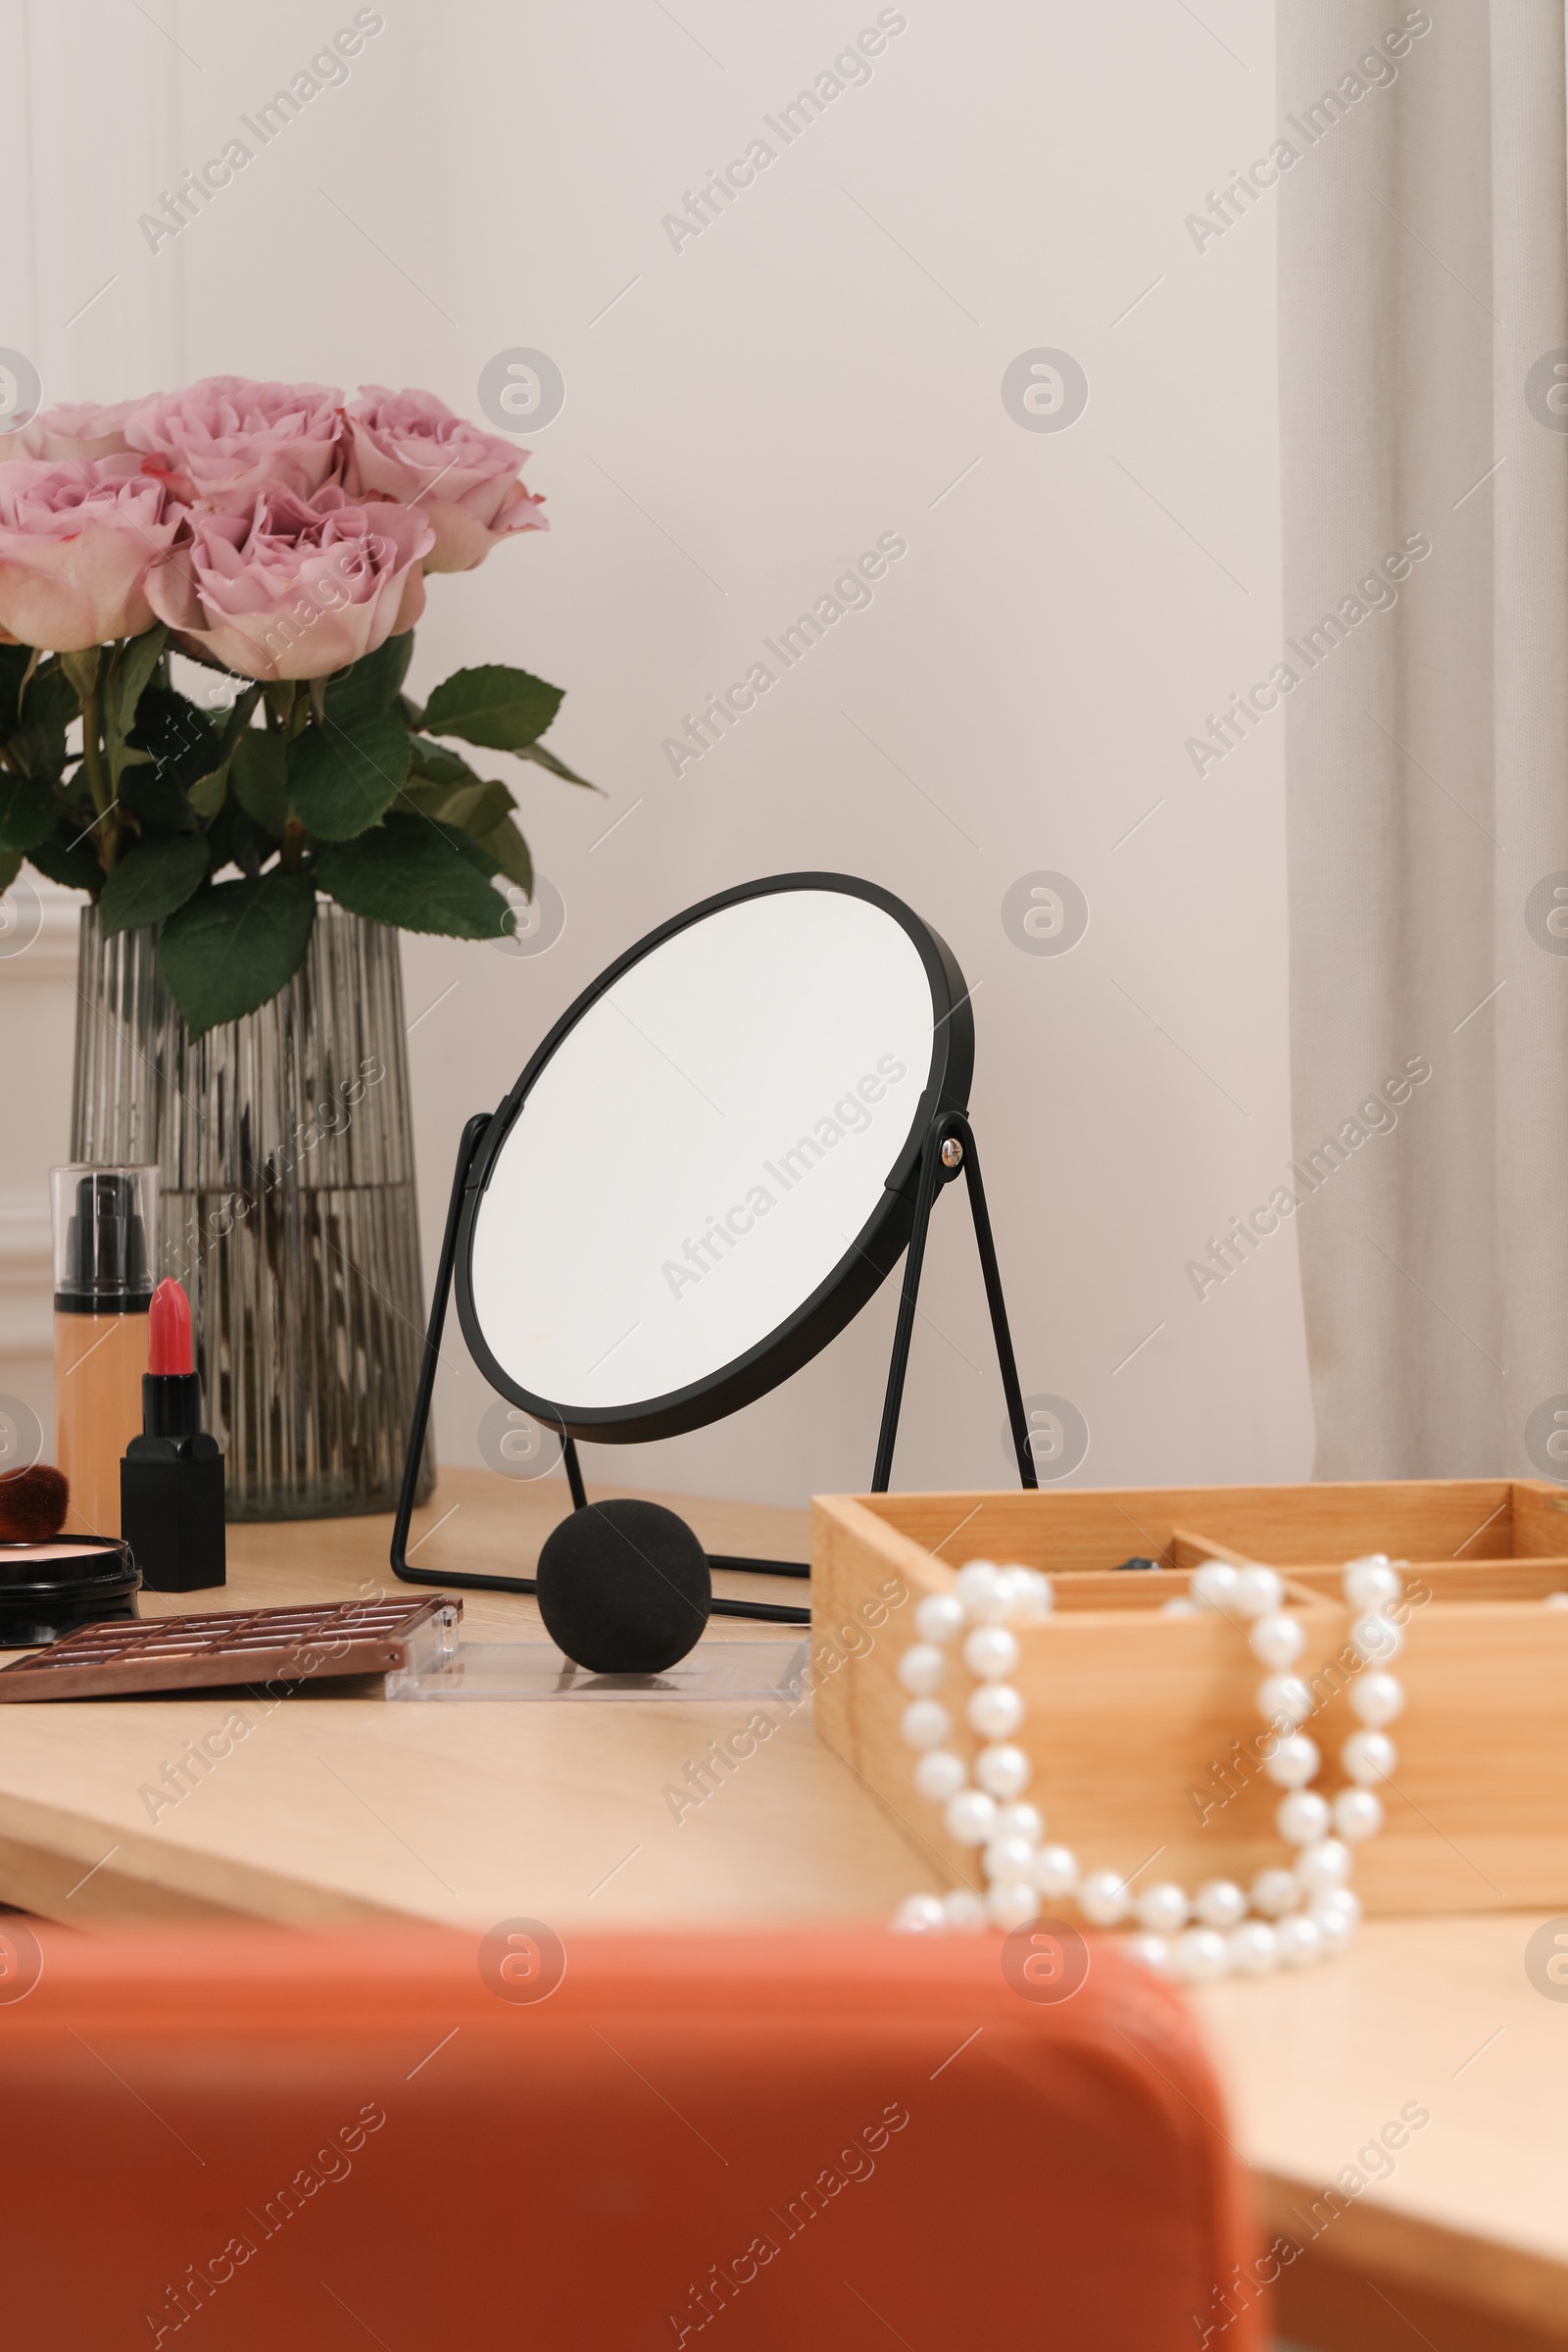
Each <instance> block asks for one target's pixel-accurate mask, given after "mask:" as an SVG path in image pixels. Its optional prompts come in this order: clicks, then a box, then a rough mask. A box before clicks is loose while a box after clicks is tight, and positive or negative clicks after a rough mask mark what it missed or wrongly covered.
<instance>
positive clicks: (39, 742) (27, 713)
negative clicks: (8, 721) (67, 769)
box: [12, 662, 78, 776]
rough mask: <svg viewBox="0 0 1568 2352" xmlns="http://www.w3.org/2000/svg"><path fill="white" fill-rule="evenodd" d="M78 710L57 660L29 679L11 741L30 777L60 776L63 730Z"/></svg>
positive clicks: (64, 730) (62, 756)
mask: <svg viewBox="0 0 1568 2352" xmlns="http://www.w3.org/2000/svg"><path fill="white" fill-rule="evenodd" d="M77 710H78V705H77V702H76V697H75V692H74V689H73V686H72V683H71V680H70V679H69V678H68V677H67V676H66V673H65V671H64V670H63V669H62V668H61V667H60V665H59V663H58V662H52V663H51V664H50V665H49V667H48V668H47V669H40V670H38V671H36V672H35V673H34V675H33V676H32V678H31V679H29V681H28V684H27V689H26V692H25V694H24V695H23V697H22V717H21V720H20V721H19V723H18V725H17V727H16V729H15V730H14V732H13V735H12V742H13V743H14V744H15V745H16V747H17V748H18V750H20V752H21V754H22V757H23V760H24V762H25V766H26V769H27V773H28V774H29V775H30V776H58V775H59V773H60V771H61V769H62V768H63V767H64V766H65V764H66V729H67V727H68V726H69V725H70V724H71V721H72V720H73V718H74V717H75V716H76V713H77Z"/></svg>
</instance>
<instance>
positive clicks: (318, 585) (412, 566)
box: [0, 482, 435, 678]
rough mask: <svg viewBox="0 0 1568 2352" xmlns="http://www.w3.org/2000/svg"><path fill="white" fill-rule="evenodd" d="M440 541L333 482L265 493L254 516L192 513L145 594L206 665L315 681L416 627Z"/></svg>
mask: <svg viewBox="0 0 1568 2352" xmlns="http://www.w3.org/2000/svg"><path fill="white" fill-rule="evenodd" d="M434 541H435V533H434V531H433V530H432V529H431V527H430V525H429V523H428V522H427V521H426V520H425V518H424V516H423V515H420V514H417V513H416V511H415V510H414V508H412V507H394V506H387V505H377V506H373V507H361V506H355V505H354V504H353V503H352V502H351V501H350V500H349V499H347V498H346V497H345V496H344V494H343V492H342V491H341V490H340V489H339V488H338V486H337V484H336V483H335V482H333V483H329V484H328V485H327V487H326V488H325V489H324V490H319V491H318V492H317V494H316V496H315V497H314V498H313V499H310V500H305V499H299V498H296V497H295V496H294V494H293V492H292V491H289V490H260V491H258V492H257V494H256V497H255V498H254V500H253V501H252V503H251V507H250V511H249V512H248V513H247V514H241V515H227V514H223V515H210V514H197V515H192V516H191V518H190V525H189V540H188V544H187V545H185V546H184V547H182V548H181V550H180V556H179V560H178V562H177V563H173V564H155V565H154V567H153V568H152V570H151V571H150V572H149V573H148V575H147V592H148V596H149V598H150V600H151V604H152V609H153V611H154V612H155V613H157V615H158V617H159V619H160V620H163V621H167V622H168V624H169V626H170V628H171V629H172V630H173V631H174V632H175V637H176V641H177V642H178V643H179V644H180V645H182V646H184V647H185V648H186V649H187V650H188V651H190V652H191V653H194V654H196V655H197V656H198V657H199V658H200V657H203V656H205V657H206V658H208V659H210V660H212V661H214V662H221V664H222V666H223V667H224V668H225V669H231V670H235V671H237V672H238V674H239V675H240V676H241V677H245V678H319V677H321V676H323V675H325V674H326V673H327V672H329V671H332V670H338V669H344V668H346V667H347V666H348V664H349V663H350V662H358V661H359V660H360V659H361V658H362V657H363V656H364V655H366V654H373V653H374V652H375V649H376V647H377V646H379V645H384V644H385V642H386V640H387V638H388V637H390V636H392V635H393V634H394V633H397V634H401V633H402V632H403V631H404V630H405V629H411V628H412V627H413V626H414V624H415V622H416V621H417V619H418V617H419V614H420V613H422V612H423V610H424V574H423V573H422V571H421V570H420V569H419V559H420V558H421V557H422V556H425V555H427V554H428V553H429V551H430V548H431V547H432V546H433V544H434ZM0 610H3V607H0Z"/></svg>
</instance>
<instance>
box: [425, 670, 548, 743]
mask: <svg viewBox="0 0 1568 2352" xmlns="http://www.w3.org/2000/svg"><path fill="white" fill-rule="evenodd" d="M562 701H563V694H562V689H561V688H560V687H559V686H547V685H546V683H545V681H544V679H543V678H535V677H531V676H530V675H529V673H528V671H527V670H525V669H512V668H510V667H509V666H508V665H507V663H506V662H486V663H485V664H484V666H483V667H482V668H479V669H459V670H455V671H454V672H453V674H452V676H451V677H450V678H446V679H443V681H442V683H441V684H440V685H439V686H438V687H437V688H436V690H435V692H434V694H432V695H431V697H430V700H429V701H428V702H427V703H426V704H425V706H424V723H425V726H426V727H427V728H428V729H429V731H430V733H431V734H432V735H461V736H462V738H463V740H464V742H465V743H482V744H484V745H485V746H486V747H487V748H488V749H489V750H490V751H493V752H520V751H524V750H525V749H526V748H527V746H528V745H529V744H531V743H533V742H534V741H535V740H536V739H537V738H538V737H539V736H541V735H542V734H543V733H544V731H545V729H546V727H548V726H549V724H550V722H551V720H552V719H553V718H554V717H555V715H556V712H557V711H559V710H560V709H561V705H562Z"/></svg>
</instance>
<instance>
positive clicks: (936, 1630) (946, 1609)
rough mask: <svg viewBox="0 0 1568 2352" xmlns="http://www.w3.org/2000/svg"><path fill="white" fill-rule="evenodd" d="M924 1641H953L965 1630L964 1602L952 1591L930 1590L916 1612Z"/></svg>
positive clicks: (916, 1625)
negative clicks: (936, 1591)
mask: <svg viewBox="0 0 1568 2352" xmlns="http://www.w3.org/2000/svg"><path fill="white" fill-rule="evenodd" d="M914 1630H915V1632H916V1633H917V1634H918V1635H919V1637H920V1639H921V1641H922V1642H951V1641H952V1640H953V1637H954V1635H955V1634H958V1633H961V1632H962V1631H963V1603H962V1601H961V1600H959V1599H958V1598H957V1597H956V1594H954V1593H927V1594H926V1596H925V1598H924V1600H922V1601H921V1603H920V1605H919V1607H918V1608H917V1609H916V1610H915V1612H914Z"/></svg>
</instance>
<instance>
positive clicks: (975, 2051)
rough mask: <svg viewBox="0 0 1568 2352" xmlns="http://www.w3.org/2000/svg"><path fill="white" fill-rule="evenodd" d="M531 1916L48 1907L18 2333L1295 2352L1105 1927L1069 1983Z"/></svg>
mask: <svg viewBox="0 0 1568 2352" xmlns="http://www.w3.org/2000/svg"><path fill="white" fill-rule="evenodd" d="M510 1924H511V1926H512V1929H513V1935H512V1939H511V1940H509V1939H508V1936H506V1934H499V1935H493V1936H491V1937H490V1938H487V1939H486V1940H485V1941H484V1942H483V1943H482V1944H481V1943H480V1941H479V1939H478V1938H472V1937H463V1936H456V1935H446V1934H436V1933H433V1932H432V1933H430V1934H428V1935H425V1934H420V1933H411V1934H409V1935H404V1934H401V1933H390V1934H376V1935H368V1936H359V1937H355V1938H352V1939H349V1938H341V1937H333V1938H331V1939H322V1940H317V1939H315V1938H312V1937H308V1936H289V1935H283V1934H274V1933H270V1932H265V1931H254V1932H253V1931H250V1930H235V1931H233V1932H222V1931H208V1930H203V1931H200V1932H192V1933H190V1934H186V1935H180V1936H171V1935H167V1934H164V1933H162V1932H160V1933H159V1934H157V1935H156V1936H141V1935H137V1936H116V1937H112V1938H108V1939H97V1938H88V1937H86V1936H71V1935H67V1934H65V1933H62V1932H58V1931H51V1930H50V1929H48V1928H47V1927H45V1926H42V1925H39V1926H38V1927H37V1930H36V1936H37V1941H38V1943H39V1944H40V1945H41V1946H42V1951H43V1973H42V1977H41V1979H40V1980H39V1982H38V1983H37V1984H36V1985H35V1986H34V1988H33V1989H32V1990H31V1991H30V1992H28V1993H27V1994H26V1997H25V1998H24V1999H21V2000H16V1999H12V2000H5V2001H0V2114H3V2117H4V2129H3V2132H0V2168H3V2186H0V2211H3V2212H4V2215H5V2220H6V2242H7V2247H8V2258H7V2263H6V2283H5V2292H4V2304H5V2311H6V2321H5V2327H4V2340H5V2342H6V2343H7V2344H14V2345H15V2346H17V2347H18V2352H24V2347H25V2352H53V2348H54V2347H56V2346H61V2347H72V2348H73V2352H74V2348H75V2347H82V2348H83V2352H109V2348H110V2347H112V2346H115V2345H119V2344H123V2345H125V2346H126V2347H130V2346H134V2345H137V2344H141V2345H146V2346H149V2347H156V2346H160V2345H162V2346H165V2347H168V2346H170V2345H172V2344H176V2343H178V2344H185V2343H189V2344H191V2345H192V2346H211V2347H213V2348H214V2352H223V2348H227V2347H233V2348H235V2352H239V2348H240V2347H251V2346H255V2347H262V2346H266V2347H267V2348H268V2352H316V2348H317V2347H321V2348H322V2352H327V2348H328V2347H330V2348H331V2352H348V2348H351V2347H356V2346H360V2347H364V2346H367V2345H369V2344H371V2343H379V2344H381V2345H383V2346H384V2347H386V2348H387V2352H445V2348H446V2347H452V2352H467V2348H468V2347H477V2346H481V2345H498V2346H500V2345H516V2346H526V2347H530V2348H535V2352H577V2348H578V2347H581V2348H582V2352H636V2347H639V2346H643V2345H647V2346H648V2347H650V2352H653V2348H655V2347H662V2346H668V2347H672V2348H674V2347H679V2346H681V2345H685V2346H687V2347H694V2346H702V2347H705V2348H706V2346H707V2345H708V2344H709V2343H710V2342H713V2343H716V2344H718V2345H720V2346H723V2347H727V2352H840V2348H841V2347H842V2348H843V2352H850V2347H852V2346H853V2347H855V2348H856V2352H865V2348H866V2347H870V2346H879V2345H883V2344H886V2345H888V2346H889V2347H890V2348H891V2347H894V2346H896V2345H898V2344H901V2343H902V2344H905V2345H907V2346H908V2347H911V2348H912V2352H951V2348H954V2347H960V2346H961V2347H974V2352H1008V2348H1010V2347H1014V2346H1019V2347H1021V2346H1025V2345H1028V2346H1051V2347H1054V2348H1055V2347H1059V2348H1060V2352H1166V2348H1167V2347H1168V2348H1169V2352H1176V2348H1177V2347H1180V2348H1181V2352H1193V2348H1194V2347H1195V2346H1196V2345H1198V2344H1199V2343H1200V2342H1201V2341H1202V2340H1204V2331H1205V2329H1207V2330H1209V2340H1211V2341H1212V2342H1213V2343H1215V2344H1218V2345H1222V2346H1223V2352H1256V2347H1257V2346H1258V2345H1260V2344H1261V2343H1262V2342H1263V2341H1265V2340H1266V2339H1265V2335H1264V2333H1263V2331H1262V2329H1261V2325H1260V2320H1259V2316H1258V2310H1257V2302H1256V2297H1255V2291H1254V2292H1253V2293H1251V2294H1250V2295H1238V2294H1236V2293H1235V2292H1234V2291H1232V2293H1231V2300H1230V2302H1229V2303H1226V2302H1225V2301H1224V2300H1223V2297H1224V2295H1225V2293H1226V2291H1227V2290H1228V2289H1231V2290H1233V2289H1234V2282H1235V2280H1236V2278H1237V2276H1238V2273H1239V2272H1240V2273H1241V2274H1243V2275H1244V2276H1246V2277H1248V2278H1250V2276H1251V2274H1252V2271H1253V2267H1254V2255H1255V2252H1256V2248H1255V2245H1254V2242H1253V2238H1252V2235H1251V2229H1250V2208H1249V2203H1248V2193H1247V2185H1246V2180H1245V2176H1244V2175H1243V2174H1242V2171H1241V2168H1240V2166H1239V2165H1238V2163H1237V2161H1236V2159H1235V2157H1234V2156H1233V2154H1232V2152H1231V2150H1230V2147H1229V2144H1228V2142H1227V2140H1226V2138H1225V2136H1224V2118H1223V2115H1222V2114H1221V2112H1220V2108H1219V2104H1218V2099H1217V2094H1216V2091H1215V2087H1214V2082H1213V2079H1212V2077H1211V2075H1210V2073H1209V2070H1208V2067H1207V2065H1206V2063H1205V2060H1204V2058H1203V2056H1202V2053H1201V2046H1200V2043H1199V2040H1198V2035H1197V2033H1196V2031H1195V2029H1194V2027H1193V2025H1192V2022H1191V2020H1190V2019H1189V2017H1188V2015H1187V2013H1186V2011H1185V2010H1184V2008H1183V2007H1182V2004H1181V2003H1180V2001H1179V2000H1178V1999H1177V1998H1176V1997H1175V1996H1174V1995H1173V1994H1171V1993H1169V1992H1168V1991H1166V1990H1165V1989H1164V1988H1162V1987H1161V1986H1159V1985H1155V1984H1153V1983H1152V1982H1150V1981H1149V1980H1148V1979H1147V1978H1145V1977H1143V1976H1141V1975H1139V1974H1138V1973H1137V1972H1136V1971H1135V1970H1134V1969H1133V1968H1132V1967H1131V1966H1130V1965H1128V1964H1127V1963H1126V1962H1124V1961H1123V1960H1121V1959H1120V1958H1119V1957H1118V1955H1117V1954H1116V1953H1115V1952H1114V1951H1112V1950H1111V1949H1110V1948H1109V1947H1108V1946H1107V1945H1105V1944H1093V1945H1092V1946H1091V1952H1092V1965H1091V1967H1090V1970H1089V1974H1088V1978H1087V1981H1086V1982H1085V1983H1084V1984H1083V1985H1081V1987H1080V1989H1078V1990H1077V1991H1076V1992H1075V1993H1074V1994H1073V1995H1072V1997H1071V1998H1069V1999H1066V2000H1051V1999H1042V1998H1038V1997H1035V1995H1036V1993H1037V1992H1038V1991H1039V1990H1041V1989H1052V1988H1053V1987H1052V1986H1051V1985H1050V1979H1049V1971H1047V1972H1046V1981H1045V1984H1044V1985H1037V1986H1036V1987H1035V1988H1034V1991H1025V1990H1019V1989H1014V1985H1013V1983H1010V1982H1009V1981H1008V1978H1007V1977H1006V1976H1005V1974H1004V1970H1003V1966H1002V1961H1001V1955H1002V1950H1003V1945H1002V1941H1001V1939H1000V1938H998V1937H990V1936H988V1937H983V1938H973V1939H970V1938H960V1937H949V1938H944V1939H942V1940H939V1941H932V1942H923V1941H920V1940H918V1939H915V1938H907V1937H895V1936H888V1935H886V1934H885V1933H880V1932H878V1933H870V1932H860V1931H856V1932H853V1933H842V1932H821V1933H802V1932H789V1933H783V1934H781V1933H777V1932H768V1933H765V1934H761V1933H759V1934H756V1935H734V1934H724V1935H713V1936H687V1935H682V1936H632V1935H624V1936H598V1937H594V1938H592V1939H589V1938H583V1939H581V1940H579V1939H576V1938H571V1939H569V1948H567V1949H566V1950H565V1951H564V1952H563V1951H562V1949H561V1947H559V1946H558V1945H557V1944H556V1943H555V1941H554V1939H553V1938H551V1937H549V1936H548V1935H545V1936H534V1935H533V1934H532V1932H531V1931H530V1930H529V1929H528V1928H527V1927H526V1926H525V1925H518V1924H517V1923H510ZM19 1930H21V1931H22V1938H21V1939H22V1940H24V1941H25V1929H24V1927H23V1923H21V1922H20V1921H17V1920H16V1919H14V1918H12V1919H3V1918H0V1933H9V1934H10V1935H11V1936H13V1937H14V1938H16V1937H17V1935H18V1931H19ZM23 1958H24V1962H25V1959H26V1954H25V1952H24V1955H23ZM563 1959H564V1962H565V1967H564V1977H562V1978H561V1980H560V1982H556V1979H557V1977H558V1975H559V1973H560V1966H561V1962H562V1960H563ZM1013 1973H1014V1976H1015V1977H1016V1974H1017V1972H1016V1969H1014V1972H1013ZM3 1976H4V1972H0V1980H3ZM16 1981H17V1980H16V1979H15V1978H14V1977H13V1978H12V1979H11V1982H12V1984H13V1985H14V1984H15V1982H16ZM1019 1982H1020V1983H1022V1980H1021V1979H1020V1980H1019ZM552 1987H553V1988H552ZM541 1994H543V1995H544V1997H540V1995H541ZM1233 2308H1234V2309H1236V2310H1237V2316H1236V2317H1235V2318H1234V2319H1232V2320H1230V2321H1229V2322H1228V2324H1227V2320H1226V2316H1225V2315H1226V2314H1227V2313H1228V2312H1229V2311H1230V2310H1232V2309H1233ZM1195 2323H1196V2325H1195Z"/></svg>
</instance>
